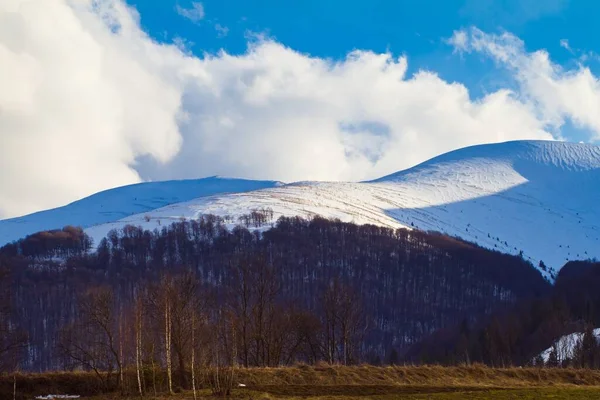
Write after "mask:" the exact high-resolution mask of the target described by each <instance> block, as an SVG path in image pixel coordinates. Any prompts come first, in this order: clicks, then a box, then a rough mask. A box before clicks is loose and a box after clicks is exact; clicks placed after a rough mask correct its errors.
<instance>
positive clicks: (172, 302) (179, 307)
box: [0, 210, 551, 390]
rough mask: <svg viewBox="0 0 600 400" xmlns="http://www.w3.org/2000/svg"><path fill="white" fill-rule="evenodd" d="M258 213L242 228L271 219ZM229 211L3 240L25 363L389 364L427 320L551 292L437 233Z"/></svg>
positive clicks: (458, 318)
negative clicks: (231, 220) (230, 220)
mask: <svg viewBox="0 0 600 400" xmlns="http://www.w3.org/2000/svg"><path fill="white" fill-rule="evenodd" d="M257 213H259V214H261V215H263V216H261V217H258V216H257V215H254V217H249V219H248V221H249V222H248V224H249V225H252V224H253V223H256V224H265V223H268V221H269V218H272V217H270V216H269V214H268V213H263V212H262V211H260V210H259V211H257ZM226 221H227V220H226V219H223V218H219V217H216V216H213V215H204V216H201V217H200V218H198V219H196V220H190V221H184V220H182V221H180V222H177V223H174V224H171V225H168V226H167V225H165V226H162V227H160V229H158V228H157V229H155V230H154V231H149V230H143V229H141V228H139V227H135V226H126V227H124V228H123V229H119V230H114V231H111V232H110V233H109V234H108V235H107V237H106V238H104V239H102V240H101V241H100V243H98V244H97V246H95V247H94V246H93V244H92V243H91V241H90V238H89V237H87V235H86V234H85V233H84V232H83V231H82V230H81V229H78V228H66V229H63V230H60V231H53V232H48V233H40V234H35V235H32V236H29V237H27V238H24V239H22V240H19V241H17V242H15V243H12V244H10V245H7V246H5V247H3V248H2V249H0V263H1V264H2V265H3V266H4V268H5V269H6V271H7V272H8V273H9V274H8V275H7V278H6V279H5V280H6V281H7V283H6V285H7V287H10V288H11V290H10V291H9V293H10V298H11V299H10V307H11V309H12V310H13V312H12V313H11V315H10V317H9V318H8V321H9V325H10V326H11V327H13V330H15V332H16V329H17V328H18V330H19V332H24V333H25V335H26V339H25V340H24V341H23V346H24V350H23V349H21V350H22V351H21V352H20V359H19V366H20V368H22V369H26V370H33V371H46V370H56V369H64V368H71V367H73V368H75V367H78V368H81V367H83V368H85V369H87V370H97V371H98V372H99V375H102V374H101V373H100V372H101V371H111V374H110V375H111V378H110V379H112V382H117V381H118V380H121V379H122V378H123V377H121V374H122V371H123V370H124V368H123V366H124V365H127V366H129V367H130V366H132V365H137V364H136V363H138V362H139V363H141V367H140V368H141V371H142V372H143V371H148V365H150V367H151V368H150V370H153V369H152V365H154V366H156V367H157V368H158V367H161V368H166V369H167V370H171V371H173V376H174V377H175V378H173V379H174V381H175V382H176V385H188V386H189V384H190V382H193V381H194V380H193V379H192V378H191V377H190V376H187V375H186V374H185V372H186V371H188V374H189V371H190V370H194V368H193V367H191V365H198V366H200V365H205V366H208V365H212V366H215V365H221V364H222V363H228V365H231V364H232V363H233V362H235V363H236V365H240V366H243V367H245V366H248V367H249V366H276V365H288V364H292V363H295V362H305V363H311V364H312V363H317V362H327V363H341V364H355V363H361V362H370V363H374V364H377V363H390V362H392V363H395V362H399V361H400V360H402V359H404V357H405V356H406V354H407V351H408V350H409V349H411V348H412V347H414V346H415V345H416V344H417V343H419V342H421V341H422V340H423V339H424V338H427V337H428V336H429V335H431V334H432V333H433V332H437V331H440V330H445V329H451V328H452V327H454V326H457V325H459V324H461V322H465V321H466V325H467V326H473V325H474V324H475V323H476V321H479V320H480V317H482V316H491V315H494V312H496V311H498V310H507V309H509V308H510V307H512V306H514V305H515V304H518V303H520V302H521V301H526V300H527V299H530V300H529V301H531V299H536V298H542V297H544V296H546V295H547V294H548V293H549V292H550V291H551V286H550V284H549V283H548V282H546V281H545V280H544V279H543V277H542V276H541V275H540V273H539V272H538V271H537V270H536V269H535V268H534V267H533V266H532V265H531V264H530V263H528V262H527V261H525V260H523V259H522V258H520V257H518V256H511V255H506V254H502V253H499V252H495V251H490V250H486V249H483V248H481V247H478V246H476V245H474V244H472V243H467V242H464V241H462V240H460V239H457V238H451V237H448V236H444V235H441V234H439V233H435V232H419V231H413V230H406V229H397V230H393V229H388V228H382V227H378V226H372V225H362V226H358V225H355V224H351V223H343V222H341V221H336V220H327V219H323V218H313V219H310V220H306V219H302V218H280V219H279V220H278V221H276V222H273V223H272V225H273V226H272V227H271V228H270V229H266V230H264V231H263V232H258V231H251V230H249V229H248V228H247V227H246V226H245V223H244V224H243V225H240V226H235V227H233V228H230V229H228V227H227V226H228V225H227V223H226ZM91 249H95V251H91ZM515 276H518V277H519V279H515ZM192 333H193V335H192ZM82 341H83V342H82ZM88 341H91V342H93V343H95V344H97V345H98V346H99V347H95V348H93V349H92V348H90V347H89V345H90V343H87V342H88ZM192 341H193V342H194V344H192V343H191V342H192ZM136 343H137V344H136ZM494 345H495V344H493V343H490V344H489V346H494ZM152 346H154V347H152ZM490 348H491V347H490ZM100 349H102V350H100ZM192 349H194V351H192ZM202 349H204V351H201V350H202ZM207 349H210V350H211V351H210V352H208V353H207ZM490 351H491V350H490ZM192 355H193V356H194V360H193V361H192V360H191V357H192ZM138 359H139V360H138ZM136 360H138V361H136ZM144 373H146V372H144ZM102 376H104V375H102ZM141 376H142V377H145V378H144V379H143V382H146V383H144V384H148V382H151V381H152V379H149V378H148V377H147V376H146V375H143V373H141ZM222 376H223V375H222V374H221V377H222ZM106 379H108V378H106ZM140 380H141V379H140ZM147 389H148V388H146V390H147Z"/></svg>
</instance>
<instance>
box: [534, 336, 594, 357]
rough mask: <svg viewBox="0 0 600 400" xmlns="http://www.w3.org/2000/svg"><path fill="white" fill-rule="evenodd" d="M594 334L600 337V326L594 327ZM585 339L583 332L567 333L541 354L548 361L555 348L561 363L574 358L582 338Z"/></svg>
mask: <svg viewBox="0 0 600 400" xmlns="http://www.w3.org/2000/svg"><path fill="white" fill-rule="evenodd" d="M594 336H596V339H600V328H597V329H594ZM582 339H583V332H575V333H571V334H569V335H565V336H563V337H561V338H560V339H558V340H557V341H556V342H554V345H553V346H551V347H548V348H547V349H546V350H544V351H542V352H541V353H540V356H541V357H542V359H543V360H544V362H545V363H546V362H548V359H549V358H550V353H551V352H552V350H553V349H555V350H556V358H557V359H558V362H559V363H561V362H563V361H565V360H569V359H572V358H573V356H574V355H575V349H576V347H577V345H578V344H579V343H581V340H582Z"/></svg>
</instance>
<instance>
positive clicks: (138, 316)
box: [135, 299, 144, 398]
mask: <svg viewBox="0 0 600 400" xmlns="http://www.w3.org/2000/svg"><path fill="white" fill-rule="evenodd" d="M142 317H143V310H142V304H141V301H140V300H139V299H138V301H137V304H136V309H135V370H136V374H137V383H138V391H139V393H140V398H143V397H144V392H143V390H142V376H141V374H140V369H141V358H142V357H141V356H142Z"/></svg>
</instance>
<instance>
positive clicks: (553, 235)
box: [0, 141, 600, 269]
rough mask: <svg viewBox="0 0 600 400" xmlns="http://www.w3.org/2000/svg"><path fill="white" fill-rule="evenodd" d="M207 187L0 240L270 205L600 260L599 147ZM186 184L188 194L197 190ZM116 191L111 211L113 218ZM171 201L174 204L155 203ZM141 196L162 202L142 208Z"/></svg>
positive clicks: (551, 260) (1, 233) (36, 225)
mask: <svg viewBox="0 0 600 400" xmlns="http://www.w3.org/2000/svg"><path fill="white" fill-rule="evenodd" d="M213 180H214V179H213ZM203 181H204V180H199V181H194V182H198V186H197V187H196V189H195V190H196V192H194V191H193V190H189V191H188V192H186V193H185V194H182V193H179V192H178V190H180V189H179V188H178V187H177V183H175V182H164V183H160V182H158V183H153V184H140V185H135V186H130V187H127V188H130V189H129V191H128V192H127V195H126V196H125V195H123V197H121V194H120V193H119V190H121V191H123V190H124V189H123V188H122V189H115V190H114V191H109V192H102V193H99V194H97V195H95V196H92V197H89V198H87V199H84V200H81V201H80V202H76V203H73V204H71V205H69V206H66V207H71V208H72V209H77V210H78V212H79V214H81V215H82V214H84V213H85V214H86V215H87V214H90V213H91V215H94V216H93V217H90V218H89V219H86V218H83V217H80V218H76V215H79V214H74V213H73V211H70V210H63V209H56V210H50V211H45V212H43V213H37V214H32V215H30V216H26V217H22V218H16V219H13V220H6V221H0V243H5V242H7V241H9V240H13V239H17V238H19V237H22V236H23V235H24V234H26V233H31V232H34V231H37V230H40V229H48V228H58V227H61V226H63V225H66V224H72V225H83V226H84V227H87V229H86V232H87V233H88V234H90V235H91V236H92V237H93V238H94V240H95V242H96V243H97V242H98V241H99V240H100V239H101V238H102V237H104V236H105V235H106V234H107V233H108V231H110V230H111V229H114V228H120V227H123V226H124V225H127V224H134V225H140V226H143V227H145V228H148V229H154V228H157V227H159V224H160V225H163V226H164V224H165V223H169V222H175V221H179V220H180V219H181V218H182V217H183V218H187V219H190V218H196V217H198V216H199V215H201V214H217V215H222V216H224V215H229V216H232V217H234V219H236V218H235V217H238V216H240V215H242V214H246V213H248V212H249V211H250V210H252V209H257V208H263V207H269V208H271V209H273V211H274V214H275V218H277V217H278V216H280V215H286V216H294V215H300V216H311V215H321V216H324V217H330V218H339V219H341V220H343V221H348V222H355V223H360V224H363V223H371V224H377V225H382V226H389V227H409V228H411V227H414V228H418V229H422V230H436V231H441V232H444V233H447V234H450V235H455V236H460V237H462V238H464V239H466V240H469V241H473V242H476V243H479V244H480V245H482V246H485V247H488V248H492V249H497V250H499V251H503V252H507V253H513V254H518V253H520V252H522V253H523V255H524V256H525V257H527V258H529V259H531V261H532V262H533V263H534V264H536V265H537V263H538V262H539V261H540V260H543V261H544V263H545V264H546V265H548V266H550V267H553V268H555V269H558V268H560V267H561V266H562V265H563V264H564V263H565V262H566V261H567V260H573V259H586V258H592V257H599V256H600V246H599V244H600V243H599V238H600V211H598V207H597V205H598V204H600V147H598V146H594V145H587V144H573V143H564V142H550V141H548V142H544V141H516V142H506V143H500V144H490V145H480V146H473V147H468V148H464V149H460V150H456V151H453V152H450V153H447V154H444V155H441V156H439V157H436V158H433V159H431V160H429V161H426V162H424V163H422V164H419V165H417V166H415V167H413V168H410V169H408V170H404V171H401V172H397V173H395V174H392V175H389V176H386V177H383V178H380V179H377V180H374V181H370V182H361V183H348V182H297V183H291V184H287V185H281V184H277V183H275V182H255V183H254V184H255V185H256V187H254V188H253V187H251V186H252V184H253V183H252V181H241V182H244V185H245V186H244V189H240V188H239V187H237V184H238V182H240V181H237V180H236V181H222V180H214V186H212V192H211V191H210V190H206V189H205V188H204V186H202V185H201V184H200V182H203ZM232 182H233V183H232ZM227 184H229V186H228V187H227V188H225V186H226V185H227ZM145 185H154V186H153V187H154V189H153V190H157V191H159V192H160V195H159V196H155V195H145V196H143V195H141V194H138V193H137V192H136V190H137V189H136V188H139V189H140V190H141V189H142V188H145V187H147V186H145ZM162 185H164V186H162ZM180 185H181V186H180V188H181V190H183V188H184V187H185V188H188V187H187V186H185V185H184V184H180ZM188 189H189V188H188ZM220 189H222V190H220ZM252 189H257V190H252ZM186 190H187V189H186ZM111 192H114V193H112V195H111V196H110V198H111V199H112V200H111V206H110V210H111V211H110V213H109V214H107V213H103V212H102V209H103V208H104V210H106V207H107V206H106V204H105V200H104V199H105V198H106V197H107V194H108V193H111ZM218 192H221V193H220V194H218ZM225 192H227V193H225ZM231 192H235V193H231ZM196 193H200V194H196ZM167 194H168V196H170V197H169V199H168V200H159V201H156V200H155V199H156V198H157V197H158V198H161V199H164V198H165V197H167ZM161 196H162V197H161ZM200 196H202V197H200ZM135 198H138V199H139V198H144V199H152V200H144V201H143V202H142V203H140V206H139V207H137V206H136V207H137V208H136V207H134V206H133V205H132V204H133V203H136V201H134V200H132V199H135ZM161 201H162V202H161ZM168 203H170V204H169V205H166V206H164V207H161V206H163V205H165V204H168ZM75 205H77V208H74V206H75ZM59 210H63V211H59ZM119 213H121V214H119ZM124 214H131V215H128V216H124ZM100 216H101V217H102V220H100ZM121 217H124V218H121ZM91 225H93V226H91ZM15 227H20V229H19V230H16V229H15Z"/></svg>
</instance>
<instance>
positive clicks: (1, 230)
mask: <svg viewBox="0 0 600 400" xmlns="http://www.w3.org/2000/svg"><path fill="white" fill-rule="evenodd" d="M279 184H280V183H279V182H274V181H252V180H245V179H227V178H218V177H210V178H204V179H194V180H179V181H165V182H146V183H139V184H135V185H129V186H123V187H118V188H115V189H110V190H106V191H103V192H100V193H96V194H94V195H92V196H89V197H86V198H84V199H81V200H78V201H75V202H73V203H71V204H68V205H66V206H63V207H58V208H54V209H51V210H46V211H40V212H37V213H34V214H29V215H25V216H23V217H17V218H11V219H6V220H2V221H0V246H2V245H4V244H6V243H8V242H11V241H13V240H16V239H20V238H22V237H24V236H26V235H29V234H32V233H35V232H39V231H42V230H49V229H58V228H62V227H63V226H65V225H74V226H81V227H83V228H87V227H90V226H93V225H98V224H104V223H107V222H112V221H117V220H119V219H122V218H125V217H127V216H129V215H132V214H137V213H143V212H146V211H149V210H154V209H157V208H160V207H164V206H166V205H169V204H173V203H179V202H182V201H187V200H191V199H195V198H199V197H201V196H209V195H214V194H217V193H226V192H244V191H248V190H256V189H262V188H266V187H274V186H277V185H279Z"/></svg>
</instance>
